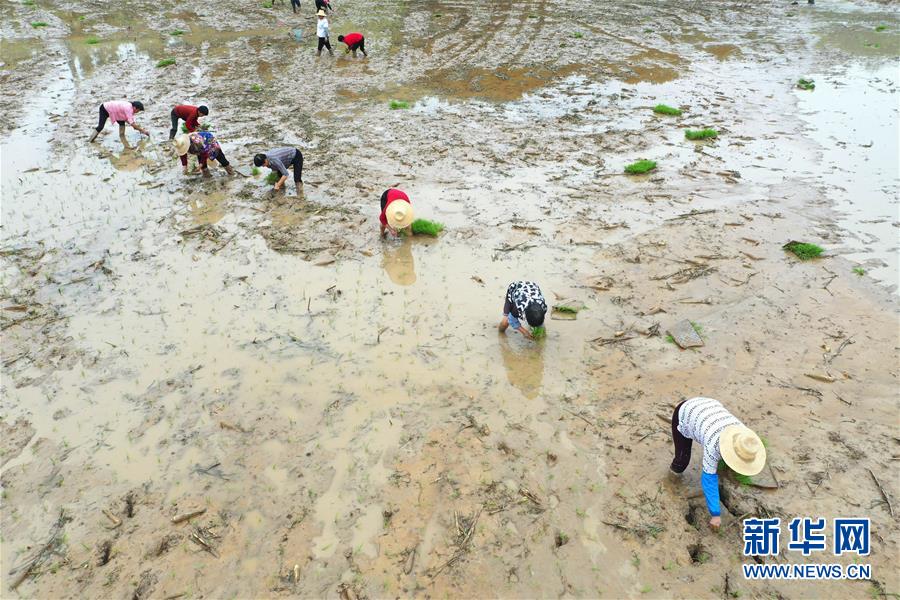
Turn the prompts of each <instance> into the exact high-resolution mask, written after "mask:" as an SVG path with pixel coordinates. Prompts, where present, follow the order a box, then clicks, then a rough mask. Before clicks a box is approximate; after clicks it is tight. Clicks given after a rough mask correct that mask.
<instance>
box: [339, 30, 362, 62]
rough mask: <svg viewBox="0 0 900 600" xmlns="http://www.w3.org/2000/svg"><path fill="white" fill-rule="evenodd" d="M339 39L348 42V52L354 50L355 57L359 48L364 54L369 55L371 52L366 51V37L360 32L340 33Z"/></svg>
mask: <svg viewBox="0 0 900 600" xmlns="http://www.w3.org/2000/svg"><path fill="white" fill-rule="evenodd" d="M338 41H339V42H344V43H345V44H347V53H348V54H349V53H350V52H351V51H352V52H353V58H356V51H357V50H359V51H360V52H362V53H363V56H366V57H368V56H369V54H368V53H367V52H366V38H364V37H363V34H361V33H359V32H353V33H348V34H347V35H339V36H338Z"/></svg>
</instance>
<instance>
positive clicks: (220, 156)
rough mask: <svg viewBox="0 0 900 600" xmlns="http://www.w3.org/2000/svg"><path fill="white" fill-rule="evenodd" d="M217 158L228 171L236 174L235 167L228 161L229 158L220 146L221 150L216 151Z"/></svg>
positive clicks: (230, 173)
mask: <svg viewBox="0 0 900 600" xmlns="http://www.w3.org/2000/svg"><path fill="white" fill-rule="evenodd" d="M216 160H217V161H219V164H220V165H222V167H224V168H225V172H226V173H228V174H229V175H234V169H233V168H232V167H231V163H229V162H228V159H227V158H225V153H224V152H222V148H219V151H218V152H217V153H216Z"/></svg>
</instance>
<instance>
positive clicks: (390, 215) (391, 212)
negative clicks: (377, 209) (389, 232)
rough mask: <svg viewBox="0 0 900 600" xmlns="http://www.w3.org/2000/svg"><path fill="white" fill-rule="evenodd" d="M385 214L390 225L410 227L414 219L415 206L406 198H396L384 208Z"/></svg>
mask: <svg viewBox="0 0 900 600" xmlns="http://www.w3.org/2000/svg"><path fill="white" fill-rule="evenodd" d="M384 216H385V218H386V219H387V222H388V225H390V226H391V227H393V228H394V229H403V228H404V227H409V226H410V225H411V224H412V222H413V219H414V218H415V217H414V215H413V208H412V206H411V205H410V203H409V202H407V201H406V200H394V201H393V202H391V203H390V204H388V205H387V208H385V209H384Z"/></svg>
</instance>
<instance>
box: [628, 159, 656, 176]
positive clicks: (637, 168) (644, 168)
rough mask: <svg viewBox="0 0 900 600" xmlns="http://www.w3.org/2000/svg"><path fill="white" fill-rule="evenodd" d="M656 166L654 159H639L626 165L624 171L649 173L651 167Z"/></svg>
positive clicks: (630, 173) (638, 173) (631, 173)
mask: <svg viewBox="0 0 900 600" xmlns="http://www.w3.org/2000/svg"><path fill="white" fill-rule="evenodd" d="M655 168H656V161H653V160H639V161H637V162H633V163H631V164H630V165H628V166H627V167H625V172H626V173H628V174H629V175H643V174H644V173H649V172H650V171H652V170H653V169H655Z"/></svg>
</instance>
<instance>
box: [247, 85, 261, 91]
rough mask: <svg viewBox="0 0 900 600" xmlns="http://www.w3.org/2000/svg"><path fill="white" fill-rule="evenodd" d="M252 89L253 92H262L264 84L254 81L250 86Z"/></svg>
mask: <svg viewBox="0 0 900 600" xmlns="http://www.w3.org/2000/svg"><path fill="white" fill-rule="evenodd" d="M250 91H251V92H261V91H262V86H261V85H259V84H258V83H254V84H253V85H251V86H250Z"/></svg>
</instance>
